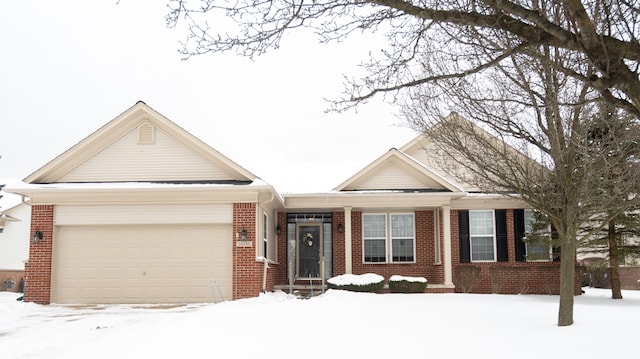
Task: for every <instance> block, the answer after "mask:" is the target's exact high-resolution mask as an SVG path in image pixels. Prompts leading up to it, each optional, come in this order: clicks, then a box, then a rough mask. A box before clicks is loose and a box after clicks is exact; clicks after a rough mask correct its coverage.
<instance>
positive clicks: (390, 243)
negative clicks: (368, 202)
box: [362, 213, 415, 263]
mask: <svg viewBox="0 0 640 359" xmlns="http://www.w3.org/2000/svg"><path fill="white" fill-rule="evenodd" d="M362 228H363V233H362V237H363V246H364V262H365V263H386V262H389V260H388V258H390V259H391V261H390V262H393V263H402V262H413V261H414V258H415V225H414V215H413V213H391V214H389V215H387V214H384V213H381V214H364V215H363V216H362Z"/></svg>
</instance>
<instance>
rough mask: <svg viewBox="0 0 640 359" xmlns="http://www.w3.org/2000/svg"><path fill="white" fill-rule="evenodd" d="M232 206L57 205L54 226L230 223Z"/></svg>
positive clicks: (225, 204) (224, 204) (226, 204)
mask: <svg viewBox="0 0 640 359" xmlns="http://www.w3.org/2000/svg"><path fill="white" fill-rule="evenodd" d="M232 221H233V205H232V204H228V203H223V204H153V205H151V204H148V205H147V204H130V205H100V206H92V205H58V206H56V210H55V214H54V224H56V225H84V224H152V223H157V224H172V223H176V224H178V223H231V222H232Z"/></svg>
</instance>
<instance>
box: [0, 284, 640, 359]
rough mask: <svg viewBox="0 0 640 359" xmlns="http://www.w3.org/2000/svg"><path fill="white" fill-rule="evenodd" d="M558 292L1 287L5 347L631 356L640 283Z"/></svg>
mask: <svg viewBox="0 0 640 359" xmlns="http://www.w3.org/2000/svg"><path fill="white" fill-rule="evenodd" d="M585 290H586V294H584V295H582V296H579V297H576V302H575V313H574V318H575V324H574V325H573V326H570V327H562V328H561V327H557V326H556V317H557V310H558V297H557V296H545V295H481V294H480V295H478V294H370V293H353V292H346V291H339V290H329V291H327V292H326V293H325V294H324V295H322V296H319V297H315V298H312V299H308V300H302V299H296V298H295V297H292V296H289V295H287V294H285V293H282V292H277V293H268V294H264V295H261V296H260V297H258V298H252V299H244V300H238V301H235V302H224V303H218V304H203V305H188V306H178V307H171V306H164V307H163V306H151V305H149V306H133V305H131V306H123V305H112V306H92V307H71V306H57V305H50V306H42V305H36V304H33V303H22V302H17V301H16V300H15V298H16V297H18V295H17V294H15V293H7V292H0V358H3V359H13V358H47V359H57V358H65V359H69V358H137V359H140V358H213V357H216V358H220V357H226V358H260V357H262V358H332V357H339V358H403V357H406V358H438V359H442V358H465V357H466V358H492V359H500V358H510V359H511V358H518V359H519V358H545V357H553V358H559V357H567V358H581V359H583V358H607V357H608V358H629V357H635V356H637V355H638V353H639V352H640V347H638V342H639V341H640V340H639V339H640V337H639V335H638V332H639V328H640V291H624V292H623V296H624V297H625V299H623V300H616V301H614V300H611V299H609V298H610V291H609V290H602V289H591V288H586V289H585Z"/></svg>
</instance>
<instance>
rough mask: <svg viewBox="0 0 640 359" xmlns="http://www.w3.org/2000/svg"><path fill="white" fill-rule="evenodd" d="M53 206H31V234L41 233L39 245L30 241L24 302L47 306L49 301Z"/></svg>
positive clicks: (31, 235)
mask: <svg viewBox="0 0 640 359" xmlns="http://www.w3.org/2000/svg"><path fill="white" fill-rule="evenodd" d="M53 211H54V206H53V205H33V206H31V232H30V237H29V238H32V237H33V234H34V233H35V231H41V232H42V234H43V237H42V240H41V241H40V242H39V243H33V241H30V246H29V262H28V263H27V264H26V265H25V272H26V274H25V280H26V288H25V296H24V300H25V301H26V302H35V303H38V304H49V303H50V300H51V255H52V244H53Z"/></svg>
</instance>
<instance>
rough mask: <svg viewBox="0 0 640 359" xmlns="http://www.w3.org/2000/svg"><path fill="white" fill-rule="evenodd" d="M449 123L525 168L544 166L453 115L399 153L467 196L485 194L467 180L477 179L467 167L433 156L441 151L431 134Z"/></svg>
mask: <svg viewBox="0 0 640 359" xmlns="http://www.w3.org/2000/svg"><path fill="white" fill-rule="evenodd" d="M447 121H456V122H455V126H460V128H465V131H472V132H473V133H475V134H477V135H478V136H479V137H478V138H482V141H483V142H484V143H486V144H488V145H490V146H496V148H501V149H503V150H505V151H506V153H508V154H509V155H510V156H513V158H517V159H519V160H520V161H522V163H523V164H526V165H530V166H541V164H540V163H538V162H536V161H535V160H533V159H532V158H530V157H528V156H526V155H525V154H524V153H522V152H520V151H518V150H517V149H516V148H515V147H513V146H512V145H510V144H509V143H507V142H505V141H503V140H502V139H500V138H498V137H496V136H494V135H492V134H491V133H489V132H488V131H486V130H485V129H483V128H481V127H480V126H478V125H476V124H475V123H473V122H472V121H469V120H468V119H466V118H465V117H463V116H460V115H459V114H458V113H456V112H452V113H451V114H449V115H448V116H447V117H446V118H444V119H442V120H441V121H439V122H438V123H436V124H434V125H433V126H431V127H430V128H428V129H427V130H426V131H425V132H424V133H422V134H420V135H418V136H416V137H415V138H414V139H413V140H411V141H409V142H408V143H407V144H405V145H404V146H402V147H401V148H400V151H402V152H404V153H406V154H407V155H409V156H411V157H413V158H415V159H416V160H417V161H418V162H420V163H422V164H424V165H425V166H428V167H430V168H431V169H432V170H433V171H435V172H436V173H438V174H440V175H441V176H443V177H446V178H447V179H448V180H449V181H451V182H452V183H456V184H457V185H458V186H459V187H460V188H462V189H463V190H464V191H466V192H484V191H483V190H482V189H481V188H479V187H478V185H477V184H474V183H469V182H470V181H468V180H469V179H471V180H472V179H473V177H474V176H469V175H468V173H469V170H468V168H466V167H465V166H464V165H462V164H460V163H459V162H458V161H453V160H452V161H450V162H449V163H446V164H443V163H442V162H439V160H438V159H437V157H435V156H433V155H432V153H435V152H441V151H442V149H438V144H437V141H438V138H437V136H431V133H433V132H437V131H438V130H439V129H440V128H439V127H440V126H444V123H445V122H447ZM445 128H446V127H445ZM454 128H455V127H454ZM448 130H450V129H448ZM445 153H446V155H447V156H450V155H449V153H448V151H447V152H445ZM440 159H441V158H440Z"/></svg>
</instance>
